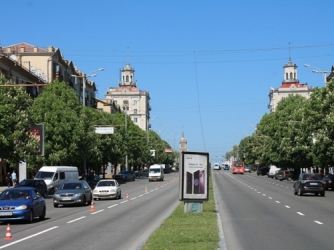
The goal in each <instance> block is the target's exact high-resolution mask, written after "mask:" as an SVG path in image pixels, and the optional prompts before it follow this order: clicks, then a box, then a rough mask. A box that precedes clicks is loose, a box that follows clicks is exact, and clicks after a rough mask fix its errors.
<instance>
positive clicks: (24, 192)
mask: <svg viewBox="0 0 334 250" xmlns="http://www.w3.org/2000/svg"><path fill="white" fill-rule="evenodd" d="M45 214H46V205H45V200H44V198H43V196H42V195H41V194H40V193H39V191H38V190H37V189H35V188H32V187H15V188H8V189H5V190H4V191H3V192H2V193H1V194H0V221H10V220H24V221H27V222H28V223H31V222H33V220H34V218H35V217H39V219H41V220H44V219H45Z"/></svg>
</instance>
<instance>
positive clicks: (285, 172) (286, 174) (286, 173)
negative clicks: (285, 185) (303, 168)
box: [276, 170, 297, 181]
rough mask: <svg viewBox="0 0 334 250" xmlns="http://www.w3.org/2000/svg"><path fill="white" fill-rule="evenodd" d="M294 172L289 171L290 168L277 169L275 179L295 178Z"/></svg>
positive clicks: (289, 179)
mask: <svg viewBox="0 0 334 250" xmlns="http://www.w3.org/2000/svg"><path fill="white" fill-rule="evenodd" d="M296 178H297V177H296V174H295V171H291V170H278V171H277V175H276V179H277V180H280V181H283V180H288V181H291V180H294V179H296Z"/></svg>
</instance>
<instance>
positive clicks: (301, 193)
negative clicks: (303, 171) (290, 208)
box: [298, 187, 303, 196]
mask: <svg viewBox="0 0 334 250" xmlns="http://www.w3.org/2000/svg"><path fill="white" fill-rule="evenodd" d="M298 195H299V196H302V195H303V192H302V191H301V190H300V187H299V188H298Z"/></svg>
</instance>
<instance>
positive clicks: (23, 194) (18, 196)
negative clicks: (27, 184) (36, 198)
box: [0, 189, 30, 200]
mask: <svg viewBox="0 0 334 250" xmlns="http://www.w3.org/2000/svg"><path fill="white" fill-rule="evenodd" d="M29 197H30V191H29V190H14V189H12V190H5V191H3V192H2V193H1V195H0V200H24V199H27V198H29Z"/></svg>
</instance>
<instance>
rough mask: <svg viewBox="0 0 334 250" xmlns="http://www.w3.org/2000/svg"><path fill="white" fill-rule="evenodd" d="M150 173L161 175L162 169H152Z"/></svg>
mask: <svg viewBox="0 0 334 250" xmlns="http://www.w3.org/2000/svg"><path fill="white" fill-rule="evenodd" d="M150 173H160V169H159V168H152V169H150Z"/></svg>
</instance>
